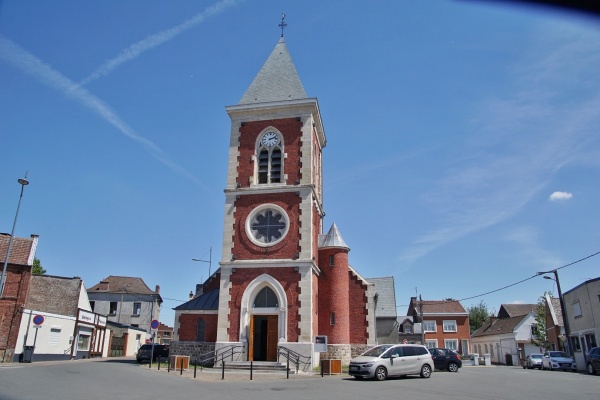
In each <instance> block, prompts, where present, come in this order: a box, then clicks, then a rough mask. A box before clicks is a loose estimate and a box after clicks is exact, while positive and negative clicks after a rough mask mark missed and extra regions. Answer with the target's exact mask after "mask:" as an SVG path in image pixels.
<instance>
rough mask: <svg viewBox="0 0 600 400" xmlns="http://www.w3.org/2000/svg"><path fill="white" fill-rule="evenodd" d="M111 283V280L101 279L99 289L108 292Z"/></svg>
mask: <svg viewBox="0 0 600 400" xmlns="http://www.w3.org/2000/svg"><path fill="white" fill-rule="evenodd" d="M109 285H110V282H109V281H100V287H99V288H98V290H102V291H105V292H108V290H109Z"/></svg>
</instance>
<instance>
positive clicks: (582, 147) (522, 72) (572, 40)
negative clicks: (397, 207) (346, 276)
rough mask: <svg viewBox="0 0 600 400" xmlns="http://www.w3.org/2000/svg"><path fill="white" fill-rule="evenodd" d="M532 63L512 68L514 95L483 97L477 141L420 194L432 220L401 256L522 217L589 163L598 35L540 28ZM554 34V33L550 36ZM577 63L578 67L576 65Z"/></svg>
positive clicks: (410, 257) (599, 117) (598, 119)
mask: <svg viewBox="0 0 600 400" xmlns="http://www.w3.org/2000/svg"><path fill="white" fill-rule="evenodd" d="M536 32H537V36H535V35H534V36H533V37H532V38H531V42H532V43H531V45H530V49H529V50H530V51H527V52H526V53H527V57H528V58H527V59H526V60H522V61H521V62H519V63H517V64H516V65H514V66H513V68H512V70H511V71H512V73H513V76H512V77H510V78H511V79H510V81H511V83H510V84H512V85H513V86H514V90H512V91H508V90H507V93H508V94H506V95H498V96H497V97H489V98H487V99H482V104H483V107H482V108H481V110H480V112H479V115H476V116H475V118H474V121H475V122H476V123H478V126H476V127H475V131H476V134H477V135H476V137H477V139H476V140H473V142H471V143H466V144H465V145H464V149H463V154H467V155H468V156H466V157H464V158H463V159H459V158H457V159H456V160H455V161H454V164H453V165H451V166H450V167H449V168H447V172H445V176H444V177H442V178H441V179H440V180H439V181H438V182H437V183H436V184H434V185H433V186H432V188H431V190H430V191H429V192H428V193H426V194H424V195H423V201H424V202H425V203H428V204H429V207H430V215H431V216H435V217H436V219H437V222H434V224H435V225H434V226H432V227H431V228H430V229H429V230H428V231H426V232H424V233H422V234H421V235H420V236H419V237H417V238H416V239H415V240H414V241H413V243H412V245H411V246H410V247H409V248H407V249H406V250H405V251H404V252H403V253H402V255H401V259H402V260H404V261H408V262H412V261H415V260H416V259H418V258H420V257H423V256H425V255H426V254H428V253H429V252H431V251H433V250H435V249H436V248H438V247H440V246H443V245H445V244H447V243H450V242H452V241H454V240H457V239H460V238H462V237H464V236H466V235H469V234H472V233H474V232H477V231H479V230H481V229H485V228H487V227H490V226H492V225H495V224H498V223H499V222H502V221H505V220H507V219H508V218H510V217H512V216H514V215H515V214H517V213H518V212H519V211H520V210H521V209H522V207H523V206H525V205H526V204H527V203H528V202H529V201H530V200H531V199H532V198H533V197H534V196H536V195H538V193H539V192H540V191H541V190H543V189H544V188H545V187H546V186H547V185H548V184H549V182H550V181H551V180H552V178H553V175H554V174H555V173H556V172H557V171H558V170H560V169H561V168H562V167H564V166H565V165H568V164H571V163H574V162H579V161H578V160H581V159H589V158H590V157H588V155H589V154H590V152H593V151H597V150H596V149H597V146H592V145H590V144H593V143H594V141H596V140H597V139H596V132H597V128H598V126H599V125H600V114H598V112H597V110H598V109H600V95H599V93H600V85H599V82H600V81H598V80H597V79H595V76H596V74H597V72H596V71H597V69H598V68H600V39H599V38H598V35H597V32H592V33H590V31H583V30H579V29H576V28H572V27H570V26H569V27H562V26H556V24H554V25H552V26H545V25H542V26H540V27H539V29H538V30H537V31H536ZM551 32H552V33H551ZM575 60H577V62H575Z"/></svg>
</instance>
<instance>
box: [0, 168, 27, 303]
mask: <svg viewBox="0 0 600 400" xmlns="http://www.w3.org/2000/svg"><path fill="white" fill-rule="evenodd" d="M17 182H19V184H21V196H19V204H18V205H17V213H16V214H15V222H13V226H12V231H11V233H10V238H9V239H8V247H7V249H6V258H5V259H4V268H2V278H1V279H0V298H1V297H2V296H3V295H4V284H5V283H6V267H7V266H8V257H9V256H10V248H11V246H12V241H13V237H14V235H15V226H16V225H17V217H18V216H19V208H21V199H22V198H23V189H24V188H25V186H27V185H29V181H28V180H27V174H25V177H24V178H20V179H18V180H17Z"/></svg>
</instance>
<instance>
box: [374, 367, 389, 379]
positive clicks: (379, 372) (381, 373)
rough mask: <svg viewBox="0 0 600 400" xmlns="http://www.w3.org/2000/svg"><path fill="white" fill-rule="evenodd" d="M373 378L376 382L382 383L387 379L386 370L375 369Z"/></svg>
mask: <svg viewBox="0 0 600 400" xmlns="http://www.w3.org/2000/svg"><path fill="white" fill-rule="evenodd" d="M374 378H375V379H376V380H378V381H384V380H385V378H387V370H386V369H385V368H384V367H377V369H376V370H375V377H374Z"/></svg>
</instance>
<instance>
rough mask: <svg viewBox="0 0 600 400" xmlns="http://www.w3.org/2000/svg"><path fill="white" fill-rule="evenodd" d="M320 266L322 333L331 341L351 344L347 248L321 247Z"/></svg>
mask: <svg viewBox="0 0 600 400" xmlns="http://www.w3.org/2000/svg"><path fill="white" fill-rule="evenodd" d="M332 261H333V262H332ZM319 268H320V269H321V276H320V277H319V316H320V318H319V333H320V334H321V335H327V336H328V342H329V343H330V344H342V343H350V315H349V304H350V293H349V290H348V288H349V274H348V249H341V248H328V249H321V250H320V251H319Z"/></svg>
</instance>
